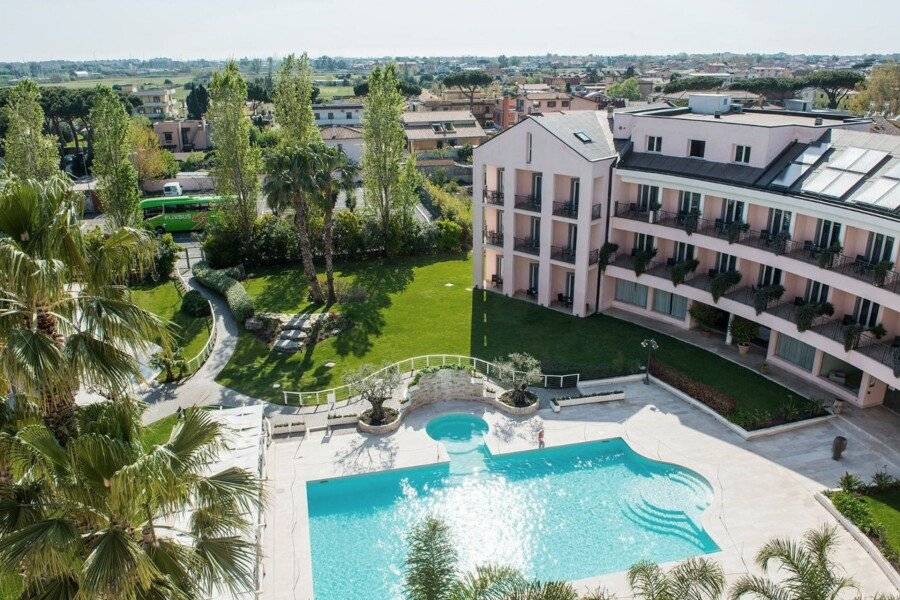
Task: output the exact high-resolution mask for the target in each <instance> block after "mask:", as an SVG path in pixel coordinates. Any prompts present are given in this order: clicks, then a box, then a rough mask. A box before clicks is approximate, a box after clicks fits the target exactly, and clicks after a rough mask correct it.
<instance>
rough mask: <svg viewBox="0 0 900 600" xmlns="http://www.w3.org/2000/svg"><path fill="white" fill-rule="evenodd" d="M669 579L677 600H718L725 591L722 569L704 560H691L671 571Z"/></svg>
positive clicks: (668, 575)
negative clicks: (684, 599) (685, 599)
mask: <svg viewBox="0 0 900 600" xmlns="http://www.w3.org/2000/svg"><path fill="white" fill-rule="evenodd" d="M667 578H668V580H669V582H670V585H671V587H672V593H673V594H674V596H675V597H676V598H691V599H692V600H717V598H719V597H720V596H721V595H722V592H723V591H724V590H725V574H724V573H723V572H722V567H720V566H719V565H718V564H717V563H714V562H712V561H711V560H706V559H704V558H692V559H689V560H687V561H685V562H683V563H681V564H679V565H678V566H676V567H675V568H674V569H672V570H671V571H669V573H668V574H667Z"/></svg>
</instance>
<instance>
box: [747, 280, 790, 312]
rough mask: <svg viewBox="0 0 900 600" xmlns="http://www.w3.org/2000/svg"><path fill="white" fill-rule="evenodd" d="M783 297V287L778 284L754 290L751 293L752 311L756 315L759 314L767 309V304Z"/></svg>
mask: <svg viewBox="0 0 900 600" xmlns="http://www.w3.org/2000/svg"><path fill="white" fill-rule="evenodd" d="M783 295H784V286H782V285H779V284H777V283H776V284H774V285H764V286H762V287H758V288H756V291H754V293H753V310H755V311H756V314H759V313H761V312H762V311H764V310H766V309H767V308H768V307H769V304H771V303H772V302H775V301H776V300H778V299H779V298H781V297H782V296H783Z"/></svg>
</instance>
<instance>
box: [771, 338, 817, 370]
mask: <svg viewBox="0 0 900 600" xmlns="http://www.w3.org/2000/svg"><path fill="white" fill-rule="evenodd" d="M775 354H776V356H778V358H781V359H783V360H785V361H787V362H789V363H791V364H792V365H795V366H798V367H800V368H801V369H803V370H804V371H809V372H812V368H813V361H815V358H816V349H815V348H813V347H812V346H810V345H809V344H804V343H803V342H801V341H800V340H795V339H794V338H792V337H790V336H787V335H784V334H783V333H780V334H778V344H777V345H776V346H775Z"/></svg>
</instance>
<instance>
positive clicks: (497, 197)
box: [484, 190, 503, 206]
mask: <svg viewBox="0 0 900 600" xmlns="http://www.w3.org/2000/svg"><path fill="white" fill-rule="evenodd" d="M484 201H485V202H487V203H488V204H495V205H497V206H503V192H500V191H496V190H484Z"/></svg>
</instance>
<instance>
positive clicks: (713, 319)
mask: <svg viewBox="0 0 900 600" xmlns="http://www.w3.org/2000/svg"><path fill="white" fill-rule="evenodd" d="M688 313H690V315H691V317H693V319H694V320H695V321H697V323H698V324H699V325H700V327H701V328H702V329H718V328H720V327H721V326H722V320H723V319H722V315H723V313H722V311H720V310H718V309H716V308H715V307H713V306H710V305H709V304H703V303H702V302H694V303H693V304H691V307H690V308H689V309H688Z"/></svg>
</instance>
